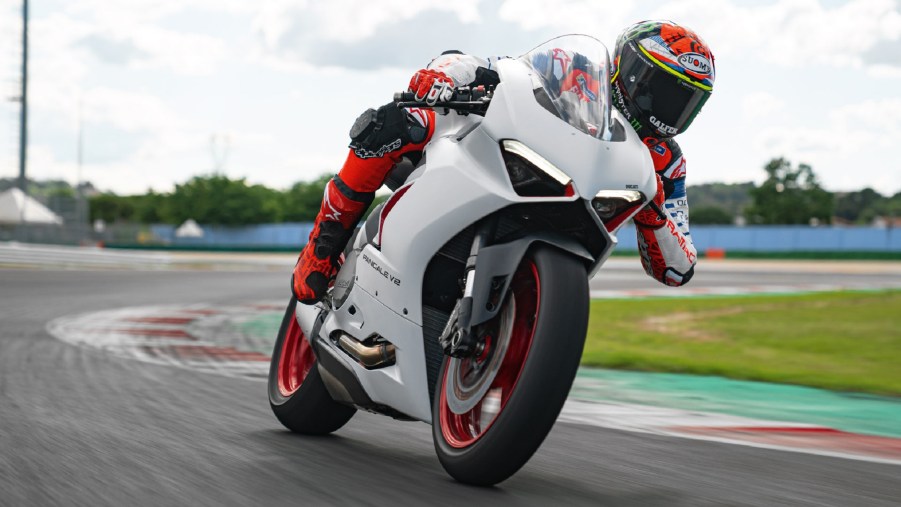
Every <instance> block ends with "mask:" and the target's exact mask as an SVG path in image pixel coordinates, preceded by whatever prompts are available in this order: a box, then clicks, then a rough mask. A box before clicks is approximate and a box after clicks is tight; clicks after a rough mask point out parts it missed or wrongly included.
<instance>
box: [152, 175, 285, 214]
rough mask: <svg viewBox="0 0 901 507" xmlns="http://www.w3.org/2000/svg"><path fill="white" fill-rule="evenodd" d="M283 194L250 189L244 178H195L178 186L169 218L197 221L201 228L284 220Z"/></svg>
mask: <svg viewBox="0 0 901 507" xmlns="http://www.w3.org/2000/svg"><path fill="white" fill-rule="evenodd" d="M280 197H281V196H280V195H279V192H277V191H275V190H272V189H270V188H267V187H264V186H263V185H253V186H248V185H247V182H246V181H245V180H244V178H241V179H236V180H232V179H229V178H228V177H227V176H222V175H212V176H195V177H194V178H192V179H191V180H190V181H188V182H187V183H184V184H182V185H176V186H175V191H174V192H173V193H172V194H171V195H170V196H169V199H168V203H167V206H166V213H165V218H166V221H168V222H170V223H181V222H184V221H185V220H187V219H189V218H193V219H194V220H196V221H197V222H198V223H201V224H215V225H247V224H262V223H270V222H278V221H280V220H281V214H282V213H281V202H280V201H281V199H280Z"/></svg>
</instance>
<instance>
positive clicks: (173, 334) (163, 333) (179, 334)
mask: <svg viewBox="0 0 901 507" xmlns="http://www.w3.org/2000/svg"><path fill="white" fill-rule="evenodd" d="M104 331H107V332H109V331H112V332H114V333H122V334H133V335H136V336H149V337H151V338H157V337H164V338H186V339H189V340H195V339H196V338H194V337H193V336H191V335H189V334H188V333H186V332H185V331H184V330H182V329H157V328H138V327H129V328H124V329H105V330H104Z"/></svg>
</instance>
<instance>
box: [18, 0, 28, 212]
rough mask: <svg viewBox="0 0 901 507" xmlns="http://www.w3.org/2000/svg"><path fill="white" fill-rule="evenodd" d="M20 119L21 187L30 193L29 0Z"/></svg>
mask: <svg viewBox="0 0 901 507" xmlns="http://www.w3.org/2000/svg"><path fill="white" fill-rule="evenodd" d="M19 98H20V100H21V117H20V118H21V119H20V121H19V189H21V190H22V192H25V193H26V195H27V194H28V189H27V188H26V187H27V185H26V183H25V159H26V155H27V149H26V147H27V146H28V0H22V95H21V96H20V97H19Z"/></svg>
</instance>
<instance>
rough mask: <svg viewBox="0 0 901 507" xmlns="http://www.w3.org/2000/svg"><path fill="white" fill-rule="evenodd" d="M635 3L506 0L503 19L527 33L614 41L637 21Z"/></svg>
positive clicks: (503, 5)
mask: <svg viewBox="0 0 901 507" xmlns="http://www.w3.org/2000/svg"><path fill="white" fill-rule="evenodd" d="M638 7H640V4H639V3H638V2H635V1H631V0H629V1H625V0H624V1H619V2H604V3H603V4H600V3H599V2H597V1H593V0H505V2H504V3H503V4H502V5H501V7H500V10H499V14H500V17H501V19H504V20H506V21H514V22H516V23H518V24H519V26H520V27H522V28H524V29H536V28H542V27H553V28H556V29H560V30H564V31H566V32H568V33H588V34H593V35H596V36H598V37H600V38H602V39H610V44H611V48H610V49H611V50H612V49H613V48H612V42H613V40H612V39H613V37H615V36H616V35H617V34H618V33H619V32H620V31H622V29H623V28H624V27H625V26H626V25H628V24H630V23H633V22H635V21H636V19H635V18H636V16H638V17H640V16H641V15H640V14H636V10H637V8H638Z"/></svg>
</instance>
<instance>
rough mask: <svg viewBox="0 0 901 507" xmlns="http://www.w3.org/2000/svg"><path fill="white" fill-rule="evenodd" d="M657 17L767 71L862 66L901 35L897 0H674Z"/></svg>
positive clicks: (718, 50) (722, 52)
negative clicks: (755, 1) (831, 1)
mask: <svg viewBox="0 0 901 507" xmlns="http://www.w3.org/2000/svg"><path fill="white" fill-rule="evenodd" d="M654 16H655V17H669V18H672V19H674V20H677V21H678V20H686V21H684V22H685V23H686V24H688V25H689V26H690V27H692V28H693V29H695V30H696V31H698V33H699V34H701V36H702V37H704V38H705V40H706V41H707V42H708V43H709V44H710V45H711V47H712V49H713V52H714V54H715V55H717V56H718V57H721V58H722V57H724V56H728V57H729V58H742V59H745V60H746V61H747V60H751V57H752V56H753V57H756V58H759V59H760V60H761V61H762V62H763V64H764V65H763V66H761V69H760V72H761V74H762V75H763V74H766V73H767V72H768V69H767V67H766V65H777V66H804V65H808V64H811V63H817V64H826V65H832V66H838V67H847V66H852V67H861V66H863V65H864V64H865V61H864V53H866V52H867V51H869V50H872V49H873V48H875V47H877V46H878V45H879V44H881V43H884V42H885V41H896V40H898V39H899V38H901V12H899V7H898V2H897V1H896V0H855V1H850V2H846V3H844V4H843V5H840V6H838V7H826V6H825V5H824V3H823V2H822V1H818V0H777V1H775V2H772V3H767V4H763V5H753V6H750V7H745V6H743V5H738V4H737V3H736V2H735V1H734V0H733V1H728V2H717V4H716V8H711V6H710V3H709V2H707V1H705V0H675V1H672V2H668V3H666V4H664V5H663V6H661V7H659V8H658V9H656V10H655V11H654ZM749 64H750V63H749Z"/></svg>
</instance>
